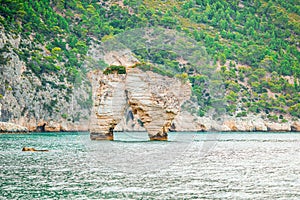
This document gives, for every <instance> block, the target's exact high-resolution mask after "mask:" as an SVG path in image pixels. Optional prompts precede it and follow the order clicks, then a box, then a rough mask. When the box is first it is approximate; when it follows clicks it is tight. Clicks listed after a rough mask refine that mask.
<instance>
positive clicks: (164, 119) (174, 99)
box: [89, 67, 191, 140]
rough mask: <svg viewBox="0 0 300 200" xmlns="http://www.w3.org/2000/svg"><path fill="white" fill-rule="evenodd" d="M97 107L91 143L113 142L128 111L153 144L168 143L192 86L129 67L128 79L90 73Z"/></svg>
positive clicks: (92, 123)
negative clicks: (158, 142)
mask: <svg viewBox="0 0 300 200" xmlns="http://www.w3.org/2000/svg"><path fill="white" fill-rule="evenodd" d="M89 77H90V80H91V82H92V87H93V94H94V95H93V99H94V107H93V110H92V116H91V125H90V132H91V139H94V140H102V139H109V140H111V139H113V130H114V129H115V127H116V125H117V124H118V123H120V122H121V120H122V119H123V116H124V115H125V111H126V110H129V111H130V112H131V113H132V118H137V119H138V120H139V121H140V125H141V126H143V127H144V128H145V130H146V131H147V132H148V134H149V137H150V139H151V140H166V139H167V132H168V131H169V128H170V126H171V124H172V120H173V119H174V118H175V116H176V115H177V114H178V113H179V111H180V106H181V104H182V103H183V102H184V101H185V100H187V99H189V98H190V91H191V90H190V86H189V84H184V83H182V82H181V81H179V80H177V79H174V78H173V79H172V78H168V77H165V76H161V75H159V74H155V73H153V72H143V71H142V70H140V69H138V68H133V67H127V73H126V75H119V74H110V75H104V74H103V73H102V72H101V71H94V72H91V73H90V75H89Z"/></svg>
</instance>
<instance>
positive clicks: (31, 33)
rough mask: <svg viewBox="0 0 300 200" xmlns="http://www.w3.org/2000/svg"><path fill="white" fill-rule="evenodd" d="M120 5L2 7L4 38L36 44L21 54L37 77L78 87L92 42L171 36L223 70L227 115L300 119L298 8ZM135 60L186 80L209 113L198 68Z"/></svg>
mask: <svg viewBox="0 0 300 200" xmlns="http://www.w3.org/2000/svg"><path fill="white" fill-rule="evenodd" d="M123 4H124V5H123V7H121V6H119V5H118V4H117V3H114V2H113V1H87V0H83V1H78V0H68V1H67V0H53V1H47V0H41V1H34V0H28V1H21V0H1V7H0V22H1V24H2V25H3V26H4V27H5V30H6V31H9V32H11V33H15V34H21V35H22V37H24V38H29V39H31V41H32V42H33V44H35V45H25V44H22V45H23V47H22V48H21V49H19V50H18V52H17V53H18V55H19V56H20V58H21V59H23V60H24V61H25V62H26V64H27V66H28V67H30V69H31V70H32V73H35V74H36V75H38V76H39V75H40V74H42V73H49V74H51V73H62V75H63V76H64V77H67V79H68V81H70V82H72V83H75V84H76V82H77V83H78V82H80V81H81V80H82V76H85V73H86V70H87V69H84V68H83V63H84V60H85V59H86V55H87V52H88V49H89V46H90V44H91V41H95V40H99V41H101V40H102V41H104V40H107V39H109V38H110V37H112V36H114V35H116V34H118V33H122V32H123V31H125V30H129V29H133V28H138V27H146V26H162V27H165V28H168V29H174V30H177V31H179V32H182V33H184V34H185V35H186V36H187V37H192V38H193V39H195V40H196V41H197V42H198V43H199V44H200V45H202V46H205V48H206V51H207V53H208V54H209V56H210V57H211V59H212V61H213V62H211V63H210V65H214V66H221V67H220V73H221V75H222V77H223V78H222V81H223V84H224V86H225V88H226V95H225V96H224V100H226V102H228V104H227V106H226V111H227V113H229V114H231V115H235V116H237V117H243V116H246V115H247V114H248V113H250V112H251V113H265V114H266V116H267V117H268V118H269V119H271V120H275V121H277V120H281V121H283V120H284V117H283V115H291V116H293V117H300V116H299V113H300V106H299V105H300V94H299V92H300V86H299V78H300V52H299V41H300V38H299V34H300V23H299V21H300V2H299V1H297V0H288V1H282V0H270V1H263V0H251V1H238V0H229V1H220V0H190V1H182V0H177V1H149V0H146V1H143V2H142V1H137V0H134V1H127V0H124V1H123ZM37 44H41V45H40V46H39V45H37ZM41 46H44V47H45V49H46V52H47V54H45V53H43V51H42V49H41ZM2 50H3V49H2ZM2 50H1V52H2ZM3 51H4V50H3ZM134 53H135V54H136V55H137V56H138V57H139V59H140V60H142V61H150V62H151V63H152V64H153V65H149V64H143V65H141V66H140V67H141V68H143V69H144V70H152V71H155V72H157V73H160V74H163V75H168V76H177V77H183V78H184V79H187V78H188V79H189V80H190V82H191V83H192V86H193V94H194V97H195V98H196V99H197V101H198V103H199V105H200V106H199V110H198V111H197V112H198V114H199V115H201V116H203V115H204V114H205V113H206V111H207V108H208V107H209V106H212V101H213V100H212V99H211V98H209V95H208V94H207V93H206V92H205V87H206V84H205V83H206V82H207V79H208V78H209V76H207V75H206V74H203V73H201V72H200V71H199V70H197V69H198V67H199V66H185V67H179V63H178V61H176V58H177V57H178V56H180V55H177V54H174V52H169V51H167V50H153V51H152V52H149V51H143V50H135V51H134ZM1 62H3V63H0V64H5V62H7V61H5V59H4V58H3V59H1ZM207 67H209V66H207ZM118 70H119V69H118ZM106 71H107V73H111V72H112V71H115V70H113V69H111V68H107V70H106ZM186 76H188V77H186ZM62 78H63V77H62ZM274 116H275V117H274ZM277 116H278V117H277ZM279 116H281V117H279Z"/></svg>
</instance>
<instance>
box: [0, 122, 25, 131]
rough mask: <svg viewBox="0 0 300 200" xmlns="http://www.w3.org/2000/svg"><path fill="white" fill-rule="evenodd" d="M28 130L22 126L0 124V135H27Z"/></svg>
mask: <svg viewBox="0 0 300 200" xmlns="http://www.w3.org/2000/svg"><path fill="white" fill-rule="evenodd" d="M28 132H29V131H28V129H27V128H26V127H24V126H21V125H18V124H14V123H9V122H0V133H28Z"/></svg>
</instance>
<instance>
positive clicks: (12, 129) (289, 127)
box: [0, 119, 300, 134]
mask: <svg viewBox="0 0 300 200" xmlns="http://www.w3.org/2000/svg"><path fill="white" fill-rule="evenodd" d="M205 121H206V122H207V121H208V119H205V120H203V121H202V123H200V122H194V123H190V124H189V125H190V126H188V127H187V126H186V125H184V126H182V125H183V124H178V119H175V120H174V122H173V125H172V127H171V128H170V129H169V132H208V133H209V132H300V122H299V121H295V122H291V123H275V122H265V121H261V120H260V119H259V120H258V122H255V121H254V122H253V121H241V120H236V121H234V120H226V121H224V122H223V123H222V124H219V123H218V122H213V123H205ZM210 122H212V121H210ZM176 126H177V127H176ZM57 127H60V126H57ZM124 131H130V132H144V131H146V130H145V129H143V128H142V127H139V128H138V129H136V130H134V129H128V128H127V129H121V128H116V130H115V132H124ZM31 132H45V133H49V132H89V130H88V129H86V127H84V128H79V127H78V129H77V130H72V129H70V130H62V129H60V128H47V129H45V130H38V129H34V130H29V129H28V128H27V127H25V126H21V125H18V124H15V123H10V122H0V133H4V134H7V133H9V134H13V133H15V134H23V133H31Z"/></svg>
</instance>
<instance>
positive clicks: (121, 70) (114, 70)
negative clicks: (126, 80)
mask: <svg viewBox="0 0 300 200" xmlns="http://www.w3.org/2000/svg"><path fill="white" fill-rule="evenodd" d="M114 73H117V74H126V68H125V67H124V66H116V65H111V66H109V67H107V68H106V69H105V70H104V71H103V74H105V75H108V74H114Z"/></svg>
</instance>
